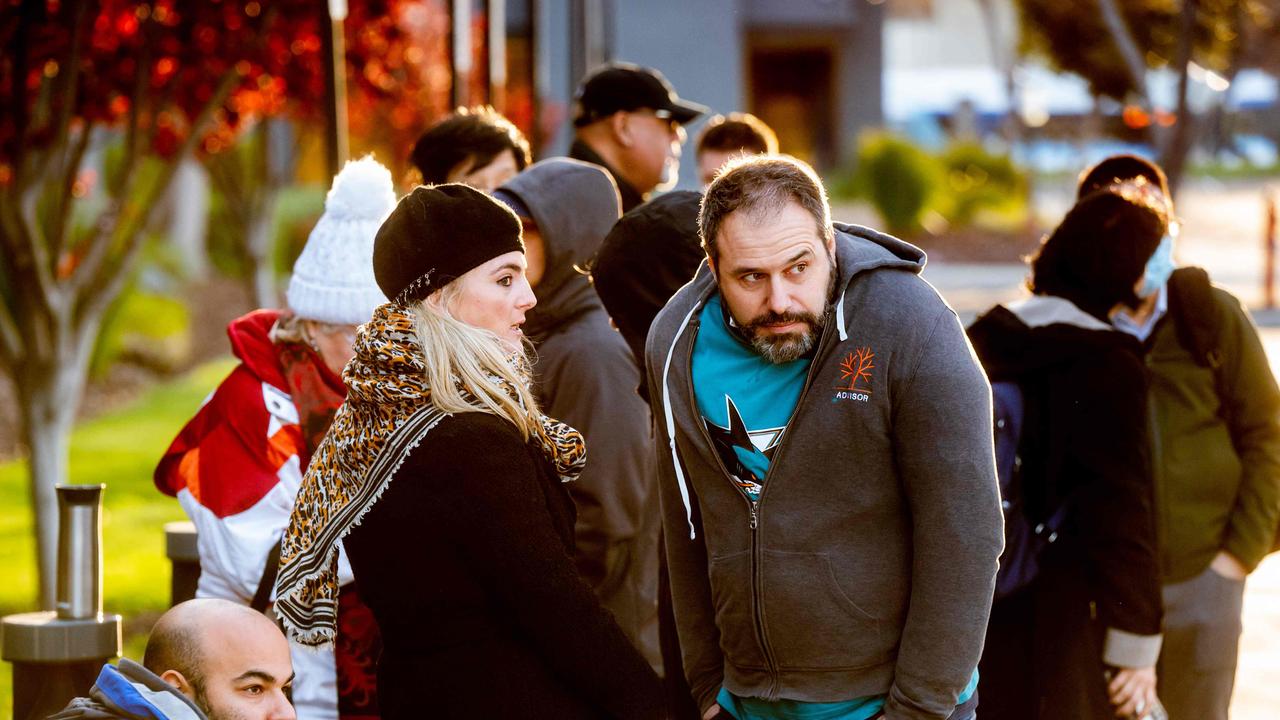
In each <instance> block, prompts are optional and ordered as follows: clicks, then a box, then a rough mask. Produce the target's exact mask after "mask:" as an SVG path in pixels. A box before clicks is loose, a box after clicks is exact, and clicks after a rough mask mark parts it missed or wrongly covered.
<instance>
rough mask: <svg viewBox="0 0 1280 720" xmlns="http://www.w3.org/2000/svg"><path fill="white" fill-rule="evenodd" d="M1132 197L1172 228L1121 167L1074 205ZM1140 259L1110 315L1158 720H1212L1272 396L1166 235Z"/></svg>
mask: <svg viewBox="0 0 1280 720" xmlns="http://www.w3.org/2000/svg"><path fill="white" fill-rule="evenodd" d="M1134 184H1142V185H1143V186H1144V187H1145V188H1146V190H1145V192H1146V193H1147V194H1148V195H1149V196H1150V197H1152V198H1153V199H1155V200H1156V201H1159V202H1163V203H1164V204H1165V205H1166V206H1167V207H1168V210H1169V214H1170V216H1172V211H1173V207H1172V202H1171V200H1170V197H1169V192H1168V187H1167V183H1166V182H1165V178H1164V173H1163V172H1162V171H1161V170H1160V168H1159V167H1157V166H1156V165H1154V164H1152V163H1150V162H1149V161H1147V160H1144V159H1142V158H1139V157H1136V156H1132V155H1119V156H1114V157H1110V158H1107V159H1105V160H1103V161H1102V162H1100V163H1099V164H1098V165H1096V166H1094V167H1093V168H1091V169H1089V170H1088V171H1086V172H1085V173H1084V174H1083V175H1082V178H1081V181H1080V184H1079V189H1078V193H1079V196H1080V197H1085V196H1087V195H1089V194H1091V193H1094V192H1096V191H1098V190H1100V189H1108V188H1113V187H1117V186H1123V185H1134ZM1170 227H1171V229H1172V230H1173V231H1172V232H1170V233H1169V234H1167V235H1166V236H1165V237H1164V238H1163V240H1162V241H1161V242H1160V244H1159V246H1158V247H1157V248H1156V250H1155V252H1153V253H1152V255H1151V257H1150V258H1149V259H1148V261H1147V264H1146V267H1145V270H1144V272H1143V276H1142V280H1141V281H1140V285H1139V286H1138V295H1139V297H1140V299H1141V300H1140V302H1139V303H1138V304H1137V305H1135V306H1133V307H1124V308H1120V309H1119V310H1118V311H1117V312H1115V313H1113V314H1112V316H1111V322H1112V324H1113V325H1114V327H1115V328H1116V329H1118V330H1121V331H1123V332H1126V333H1128V334H1130V335H1132V336H1133V337H1135V338H1137V339H1138V340H1139V341H1140V342H1141V343H1142V349H1143V352H1144V354H1145V356H1146V361H1147V362H1146V365H1147V368H1148V371H1149V373H1150V376H1151V382H1150V391H1149V398H1148V399H1149V403H1150V407H1151V411H1150V414H1151V419H1152V438H1151V453H1152V465H1153V475H1154V480H1155V486H1156V493H1155V501H1156V519H1157V529H1158V531H1159V535H1158V536H1159V538H1160V540H1161V546H1160V566H1161V570H1162V575H1163V578H1162V581H1163V592H1162V594H1163V600H1164V608H1165V619H1164V645H1163V648H1162V649H1161V654H1160V660H1159V664H1158V667H1157V670H1158V677H1159V695H1160V699H1161V701H1163V702H1164V704H1165V707H1166V708H1167V709H1168V712H1169V717H1170V719H1171V720H1183V719H1184V718H1209V719H1211V720H1225V719H1226V718H1227V711H1228V707H1229V705H1230V701H1231V691H1232V687H1233V685H1234V682H1235V671H1236V657H1237V655H1238V652H1239V638H1240V614H1241V609H1242V600H1243V595H1244V584H1245V578H1246V576H1247V575H1248V573H1249V572H1251V571H1252V570H1253V569H1254V568H1255V567H1256V566H1257V565H1258V563H1259V562H1260V561H1261V560H1262V558H1263V557H1265V556H1266V554H1267V553H1268V552H1269V551H1270V550H1271V549H1272V547H1273V546H1274V543H1275V541H1276V525H1277V519H1278V518H1280V390H1278V389H1277V386H1276V381H1275V378H1274V376H1273V375H1272V373H1271V369H1270V366H1269V365H1268V363H1267V359H1266V355H1265V353H1264V352H1263V349H1262V342H1261V340H1260V339H1259V337H1258V332H1257V329H1256V328H1255V327H1254V325H1253V322H1252V320H1251V318H1250V317H1249V313H1248V311H1247V310H1245V309H1244V308H1243V307H1242V306H1241V304H1240V301H1239V300H1238V299H1236V298H1235V297H1233V296H1232V295H1231V294H1230V293H1228V292H1227V291H1225V290H1223V289H1221V288H1219V287H1216V286H1212V285H1211V284H1210V282H1209V276H1208V274H1207V273H1205V272H1204V270H1202V269H1200V268H1194V267H1181V268H1179V267H1176V265H1175V263H1174V258H1173V255H1174V244H1175V239H1176V237H1177V232H1176V231H1177V225H1176V224H1171V225H1170Z"/></svg>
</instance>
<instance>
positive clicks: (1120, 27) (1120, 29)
mask: <svg viewBox="0 0 1280 720" xmlns="http://www.w3.org/2000/svg"><path fill="white" fill-rule="evenodd" d="M1098 10H1099V11H1100V12H1101V14H1102V23H1103V25H1105V26H1106V28H1107V32H1108V33H1110V35H1111V40H1112V41H1113V42H1114V43H1115V44H1116V50H1118V51H1119V52H1120V57H1121V58H1123V59H1124V65H1125V69H1126V70H1128V71H1129V79H1130V81H1132V82H1133V87H1134V90H1135V91H1136V92H1137V93H1138V95H1139V96H1140V97H1141V98H1142V104H1143V105H1145V106H1146V107H1148V108H1149V107H1151V93H1150V91H1149V90H1148V89H1147V63H1146V61H1145V60H1143V58H1142V53H1141V52H1139V51H1138V44H1137V43H1136V42H1134V40H1133V34H1132V33H1130V32H1129V26H1128V25H1127V24H1126V23H1125V21H1124V16H1123V15H1121V14H1120V8H1119V6H1118V5H1116V1H1115V0H1098Z"/></svg>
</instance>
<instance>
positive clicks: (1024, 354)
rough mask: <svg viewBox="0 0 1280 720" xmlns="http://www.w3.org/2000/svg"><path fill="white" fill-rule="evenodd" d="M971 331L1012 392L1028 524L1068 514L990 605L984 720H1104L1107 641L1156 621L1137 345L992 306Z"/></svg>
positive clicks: (1150, 631) (1113, 334) (1142, 632)
mask: <svg viewBox="0 0 1280 720" xmlns="http://www.w3.org/2000/svg"><path fill="white" fill-rule="evenodd" d="M969 336H970V339H971V340H972V342H973V344H974V348H975V350H976V351H977V353H978V357H979V359H980V360H981V361H982V364H983V366H984V368H985V369H986V371H987V374H988V376H989V377H990V379H991V381H992V382H997V381H1015V382H1017V383H1018V384H1019V386H1020V387H1021V388H1022V391H1023V397H1024V403H1025V408H1026V410H1025V419H1024V423H1023V432H1022V442H1021V445H1020V453H1019V455H1020V457H1021V460H1022V478H1023V492H1024V496H1025V500H1026V503H1027V506H1028V513H1029V515H1030V519H1031V520H1032V522H1033V524H1034V523H1035V522H1038V521H1040V520H1044V519H1046V518H1047V517H1048V516H1049V515H1050V514H1052V513H1053V512H1054V510H1055V509H1057V508H1058V507H1059V506H1060V505H1061V504H1062V503H1063V502H1067V503H1070V507H1071V510H1070V511H1069V514H1068V516H1067V520H1066V524H1065V526H1064V528H1063V530H1062V531H1061V532H1060V537H1059V539H1058V541H1057V542H1056V543H1054V544H1053V545H1051V546H1049V548H1048V549H1047V550H1046V551H1045V552H1044V554H1043V555H1042V556H1041V561H1042V570H1041V573H1040V575H1039V576H1038V577H1037V578H1036V580H1035V581H1033V582H1032V583H1031V585H1030V586H1029V587H1028V588H1027V589H1025V590H1023V591H1021V592H1019V593H1016V594H1014V595H1013V596H1010V597H1008V598H1005V599H1003V600H1001V601H998V602H997V603H996V604H995V605H994V606H993V608H992V615H991V624H990V627H989V630H988V635H987V643H986V649H985V650H984V654H983V660H982V664H981V666H980V671H981V686H980V695H981V697H982V706H983V713H982V715H983V717H990V718H1005V717H1008V718H1018V719H1019V720H1026V719H1034V718H1091V717H1100V718H1101V717H1110V716H1111V711H1110V708H1109V702H1108V700H1107V696H1106V690H1105V684H1104V682H1103V680H1102V678H1103V672H1104V669H1105V668H1104V667H1103V662H1102V650H1103V643H1104V638H1105V637H1106V633H1107V631H1108V629H1116V630H1120V631H1123V632H1125V633H1130V634H1132V635H1137V636H1153V635H1158V634H1159V632H1160V620H1161V612H1162V610H1161V600H1160V575H1159V564H1158V556H1157V553H1156V539H1155V518H1154V506H1153V489H1152V481H1151V471H1150V461H1149V452H1148V443H1147V428H1148V421H1147V409H1146V408H1147V402H1146V396H1147V380H1146V369H1145V367H1144V365H1143V362H1142V360H1141V357H1140V353H1141V349H1140V347H1139V345H1138V343H1137V341H1136V340H1135V339H1134V338H1132V337H1130V336H1128V335H1125V334H1123V333H1120V332H1117V331H1114V330H1109V329H1088V328H1085V327H1079V326H1077V325H1073V324H1067V323H1062V322H1058V323H1053V324H1046V325H1040V326H1037V327H1028V326H1027V325H1026V324H1024V323H1023V322H1022V320H1020V319H1019V318H1018V317H1017V316H1016V315H1014V314H1013V313H1012V312H1010V311H1009V310H1007V309H1006V308H1004V307H996V308H995V309H993V310H992V311H990V312H989V313H987V314H986V315H984V316H982V317H981V318H979V319H978V320H977V322H975V323H974V325H973V326H972V327H971V328H970V329H969ZM1028 704H1029V705H1028Z"/></svg>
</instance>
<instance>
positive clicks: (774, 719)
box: [716, 668, 978, 720]
mask: <svg viewBox="0 0 1280 720" xmlns="http://www.w3.org/2000/svg"><path fill="white" fill-rule="evenodd" d="M977 690H978V670H977V668H974V670H973V675H972V676H970V678H969V684H968V685H966V686H965V688H964V692H961V693H960V697H959V699H958V705H963V704H965V703H967V702H969V699H970V698H972V697H973V694H974V693H975V692H977ZM716 702H717V703H719V704H720V707H722V708H724V709H725V711H726V712H728V713H729V714H730V715H732V716H734V717H735V718H737V720H867V718H872V717H875V715H876V713H878V712H880V711H881V710H883V709H884V696H883V695H873V696H871V697H863V698H857V699H854V700H845V701H844V702H832V703H811V702H801V701H799V700H778V701H777V702H769V701H767V700H761V699H760V698H740V697H738V696H737V695H734V694H733V693H731V692H729V691H728V690H725V689H724V688H720V694H719V695H717V696H716Z"/></svg>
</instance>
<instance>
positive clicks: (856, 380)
mask: <svg viewBox="0 0 1280 720" xmlns="http://www.w3.org/2000/svg"><path fill="white" fill-rule="evenodd" d="M875 359H876V354H875V353H874V352H872V350H871V348H869V347H862V348H858V349H857V350H854V351H853V352H851V353H848V354H847V355H845V356H844V358H842V359H841V360H840V384H839V385H837V386H836V391H837V392H836V395H835V397H834V398H832V399H833V400H858V401H860V402H869V401H870V400H871V398H870V395H871V371H872V370H873V369H875V366H876V365H875Z"/></svg>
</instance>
